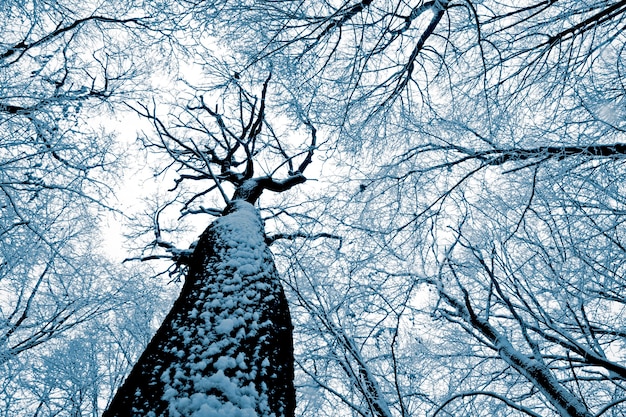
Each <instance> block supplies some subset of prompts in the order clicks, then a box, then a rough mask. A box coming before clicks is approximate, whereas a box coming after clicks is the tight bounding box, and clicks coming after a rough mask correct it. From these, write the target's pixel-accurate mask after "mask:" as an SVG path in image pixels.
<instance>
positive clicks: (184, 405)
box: [104, 78, 316, 416]
mask: <svg viewBox="0 0 626 417" xmlns="http://www.w3.org/2000/svg"><path fill="white" fill-rule="evenodd" d="M269 81H270V79H269V78H268V79H267V80H266V81H265V84H264V86H263V91H262V93H261V97H260V98H255V97H253V96H251V95H250V94H248V93H246V92H245V91H244V90H243V88H242V87H241V86H239V85H237V84H235V86H234V87H233V88H235V90H236V96H237V97H238V103H236V104H235V107H234V108H232V109H229V107H228V106H229V104H228V101H226V108H225V110H230V111H233V112H234V113H235V114H236V115H237V116H236V118H234V119H233V118H231V117H230V116H228V115H227V114H223V113H221V112H220V111H219V107H218V106H215V107H214V108H213V106H210V105H209V104H208V103H207V101H206V99H205V97H204V96H200V97H198V98H196V99H195V100H193V101H192V102H191V103H190V104H188V105H187V106H185V107H182V108H180V109H179V110H178V111H175V112H174V111H173V112H172V113H171V114H170V118H171V120H173V122H169V123H171V124H168V122H167V121H163V120H162V118H160V117H158V116H157V114H156V109H152V110H151V109H149V108H148V107H145V106H141V107H138V108H137V110H138V111H139V112H140V113H141V114H142V115H143V116H144V117H147V118H149V119H150V120H152V121H153V123H154V127H155V133H156V139H153V138H150V137H147V138H146V139H145V141H146V146H149V147H153V148H156V149H158V150H159V151H161V152H164V153H165V154H166V155H167V156H168V157H169V158H170V160H169V162H168V165H169V167H170V168H172V169H175V170H176V172H177V175H178V178H176V179H175V186H174V189H177V188H182V187H184V183H186V182H188V181H194V182H200V183H201V184H207V183H208V185H203V186H201V187H200V188H199V190H198V191H197V192H195V193H192V194H189V195H188V196H187V197H186V198H184V200H182V204H183V207H182V210H181V211H182V213H183V215H187V214H190V213H206V214H210V215H213V216H217V217H218V218H217V219H216V220H214V221H213V222H212V223H211V224H210V225H209V226H208V227H207V228H206V230H205V231H204V232H203V233H202V235H201V236H200V238H199V239H198V241H197V243H195V244H194V245H193V247H192V248H191V249H187V250H180V249H177V248H176V247H175V246H174V245H173V244H171V243H170V242H168V241H166V240H165V238H164V236H163V235H162V231H161V229H160V225H159V224H158V223H157V224H156V229H155V230H154V233H155V240H154V241H153V243H152V246H153V247H156V248H162V249H165V253H163V254H161V255H154V254H149V255H146V256H145V257H144V258H143V259H144V260H146V259H153V258H155V257H159V256H166V257H170V258H171V259H172V260H173V261H174V262H175V263H176V265H178V266H179V267H181V268H183V271H184V272H183V273H184V275H185V283H184V286H183V289H182V291H181V293H180V295H179V297H178V299H177V301H176V302H175V303H174V306H173V307H172V309H171V311H170V312H169V314H168V316H167V317H166V318H165V320H164V322H163V324H162V325H161V327H160V328H159V330H158V331H157V333H156V335H155V336H154V338H153V339H152V340H151V342H150V343H149V345H148V347H147V348H146V350H145V351H144V353H143V354H142V356H141V357H140V359H139V361H138V362H137V364H136V365H135V367H134V368H133V370H132V371H131V373H130V375H129V376H128V378H127V379H126V381H125V383H124V384H123V385H122V387H121V388H120V389H119V390H118V392H117V394H116V396H115V398H114V399H113V401H112V402H111V404H110V405H109V407H108V410H107V412H106V413H105V414H104V415H105V416H127V415H146V414H154V415H166V414H167V415H194V414H195V413H203V414H215V415H218V414H219V415H223V416H230V415H233V416H235V415H243V414H245V415H259V416H270V415H273V416H293V415H295V414H294V413H295V390H294V386H293V373H294V371H293V342H292V324H291V317H290V313H289V307H288V304H287V300H286V298H285V294H284V291H283V288H282V285H281V283H280V278H279V275H278V272H277V270H276V267H275V266H274V261H273V258H272V254H271V252H270V250H269V248H268V240H267V239H268V238H267V237H266V235H265V231H264V225H263V221H262V219H261V217H260V214H259V212H258V210H257V209H256V208H254V206H253V205H254V204H256V203H257V201H258V200H259V197H260V196H261V194H262V193H263V191H265V190H268V191H273V192H277V193H280V192H284V191H287V190H289V189H291V188H292V187H294V186H296V185H298V184H301V183H303V182H304V181H305V180H306V178H305V177H304V171H305V169H306V168H307V167H308V165H309V164H310V163H311V162H312V157H313V151H314V150H315V148H316V131H315V129H314V128H313V127H312V126H311V125H310V124H309V125H308V126H309V128H310V129H311V132H312V133H311V143H310V145H309V146H308V147H306V148H305V149H304V150H303V151H302V152H301V153H299V154H296V155H289V154H288V153H287V152H288V147H287V146H288V144H287V143H284V142H285V141H284V140H281V139H279V137H278V136H277V135H276V134H275V132H274V130H273V129H272V128H271V125H270V124H269V122H268V120H267V117H266V94H267V88H268V84H269ZM275 158H279V160H278V162H276V161H275ZM280 159H282V161H280ZM295 159H301V161H300V163H299V165H296V164H295V163H294V161H295ZM261 161H271V162H272V163H273V164H275V165H274V166H275V168H273V169H272V170H271V171H269V172H265V173H264V174H263V175H258V174H256V172H257V171H258V169H259V168H258V165H259V164H260V163H261ZM284 171H286V175H285V174H282V175H284V176H283V178H281V179H277V178H276V177H278V176H279V175H281V173H282V172H284ZM226 185H230V186H231V187H232V192H231V195H230V196H229V195H228V194H227V191H226ZM211 193H217V194H218V195H221V197H222V198H223V201H224V204H225V208H223V209H219V208H207V207H205V206H204V205H203V204H202V201H203V199H205V200H206V198H207V195H209V194H211ZM209 201H210V200H209ZM196 207H197V208H196Z"/></svg>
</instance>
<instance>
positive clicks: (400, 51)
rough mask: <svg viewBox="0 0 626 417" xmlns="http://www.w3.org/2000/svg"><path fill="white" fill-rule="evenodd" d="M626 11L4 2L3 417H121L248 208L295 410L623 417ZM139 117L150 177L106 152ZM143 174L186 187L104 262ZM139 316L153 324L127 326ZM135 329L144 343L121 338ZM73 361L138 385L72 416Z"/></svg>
mask: <svg viewBox="0 0 626 417" xmlns="http://www.w3.org/2000/svg"><path fill="white" fill-rule="evenodd" d="M625 13H626V2H624V1H600V0H583V1H573V0H557V1H555V0H545V1H544V0H536V1H521V2H520V1H515V2H514V1H509V0H499V1H496V0H480V1H478V0H476V1H474V0H450V1H444V0H433V1H423V0H419V1H404V0H363V1H344V0H342V1H334V0H330V1H329V0H327V1H321V0H284V1H274V0H257V1H243V2H241V1H229V0H214V1H186V0H177V1H172V2H168V4H164V3H163V2H156V1H155V2H152V1H147V2H141V4H133V3H132V2H130V3H128V2H120V3H118V2H115V1H114V0H110V1H109V0H107V1H103V2H98V3H94V4H91V3H90V2H88V3H87V4H80V5H79V4H78V3H76V4H74V3H73V2H72V1H67V2H47V1H44V2H30V1H17V0H16V1H9V2H7V4H6V5H3V6H0V16H2V17H3V21H6V22H8V24H7V28H8V29H7V30H6V31H5V32H4V33H3V35H1V36H0V77H2V80H3V82H2V83H0V132H1V133H0V135H1V136H0V140H1V141H2V146H1V147H0V192H1V194H0V203H1V206H0V210H1V211H2V216H1V218H0V262H2V263H1V266H0V290H1V291H2V292H1V293H2V294H3V295H2V297H1V298H0V303H1V304H0V307H1V315H0V340H1V341H2V342H1V343H0V349H1V351H0V360H2V361H3V363H6V365H3V366H5V367H6V369H7V372H6V375H7V376H6V377H3V379H2V380H1V385H0V386H1V387H2V389H1V390H0V393H1V394H0V395H1V396H0V402H1V404H2V410H3V411H2V412H3V413H4V415H6V416H12V415H19V412H18V411H16V410H19V409H20V408H21V409H27V408H25V406H24V405H23V404H25V403H27V404H28V409H32V410H34V411H33V413H36V414H37V415H46V416H47V415H86V414H89V413H91V414H92V415H97V414H98V413H99V412H101V411H102V410H103V409H104V408H105V407H106V405H107V404H108V402H109V400H110V398H111V393H112V392H114V391H115V390H116V388H117V387H118V386H119V385H120V383H121V382H122V380H123V377H122V376H121V375H124V373H125V372H127V371H128V370H129V366H130V365H131V364H132V363H133V361H134V360H135V358H137V356H138V355H139V354H140V353H141V349H142V348H143V346H145V345H146V344H147V341H148V340H147V339H148V338H149V337H150V335H151V333H152V332H153V330H151V329H153V327H151V326H154V324H155V323H154V322H152V323H150V322H151V321H154V317H162V315H163V314H164V312H165V311H167V310H168V309H169V304H168V303H167V302H163V301H161V297H164V298H170V299H171V297H167V296H165V294H168V293H169V294H172V293H175V292H177V289H175V288H172V286H166V284H167V282H168V280H169V279H170V277H171V278H173V279H174V280H176V279H178V278H181V279H182V278H183V277H185V276H187V275H186V274H188V273H189V271H190V268H189V267H188V264H187V262H188V257H189V256H190V254H191V253H192V251H193V246H192V248H189V243H190V242H193V241H195V240H197V236H198V235H199V233H200V231H201V230H203V229H204V228H205V227H206V226H207V225H208V224H209V223H211V222H213V221H214V220H213V219H214V218H215V217H219V216H222V215H223V214H224V208H225V207H227V206H228V205H229V204H230V203H232V201H235V200H243V201H247V203H251V204H254V205H255V206H256V207H257V209H258V210H259V213H260V215H261V218H262V220H263V222H264V224H265V226H264V227H265V230H266V232H267V236H266V238H265V240H264V244H268V245H270V246H269V247H270V249H271V251H272V256H273V258H274V262H275V263H276V267H277V271H278V273H277V274H279V275H280V276H281V279H282V284H283V286H284V287H285V293H286V297H287V300H288V301H289V306H290V309H291V320H292V321H293V329H294V330H293V332H294V333H293V337H294V351H295V386H296V391H297V404H298V405H297V407H298V408H297V411H296V414H298V415H321V416H323V415H337V414H345V415H359V416H364V417H365V416H377V417H390V416H402V417H406V416H428V417H434V416H446V415H471V416H483V415H484V416H492V415H503V416H528V415H530V416H568V417H573V416H585V417H589V416H603V417H608V416H620V415H622V414H624V412H625V410H626V391H625V390H626V388H625V387H624V380H625V379H626V357H625V356H624V352H625V346H624V344H625V340H626V339H625V337H626V330H625V329H626V311H625V307H626V298H625V296H624V294H626V292H625V290H626V280H625V278H624V275H623V270H624V267H623V265H624V254H625V252H626V250H625V249H624V248H625V245H626V243H624V233H625V232H626V230H625V229H624V226H622V224H623V222H624V219H625V217H624V216H625V213H626V201H625V200H624V197H623V196H624V194H625V192H624V185H623V184H624V182H625V180H626V172H625V170H624V160H626V140H624V137H623V135H624V129H625V126H626V117H625V116H626V112H625V110H624V94H625V91H626V89H625V86H624V75H623V72H624V69H625V68H624V62H626V60H625V59H624V58H625V57H624V45H625V41H626V39H625V35H624V34H623V30H622V29H623V27H624V24H625V22H626V15H625ZM130 113H132V114H133V115H135V116H138V117H139V118H140V119H141V120H142V123H143V124H142V126H141V128H140V129H141V131H140V132H139V133H138V135H139V139H138V145H139V146H137V148H138V149H139V150H138V151H136V152H141V156H138V155H135V154H132V155H130V154H129V153H130V149H131V148H128V149H127V150H126V152H124V149H123V147H124V146H126V145H121V146H122V147H120V141H119V139H118V137H117V136H116V135H115V133H114V132H112V131H111V130H107V129H102V130H99V129H100V128H99V126H98V122H99V121H100V120H103V121H105V120H106V119H107V118H108V119H109V120H112V119H114V118H116V117H123V116H124V115H128V114H130ZM105 124H106V122H105ZM128 128H129V129H133V130H134V128H135V127H134V126H128ZM132 149H134V148H132ZM133 152H135V151H133ZM124 153H126V154H127V155H125V156H129V157H130V158H128V159H124V158H122V156H123V154H124ZM140 160H141V161H143V160H146V161H147V165H148V166H147V168H146V171H147V172H150V174H152V176H153V178H155V180H156V181H157V182H158V183H161V184H164V187H163V188H165V189H167V190H169V191H161V190H159V189H157V188H155V190H154V194H155V197H154V199H153V202H154V203H155V204H154V205H152V206H150V205H146V206H145V207H142V208H140V209H138V211H140V212H141V211H143V212H145V216H134V220H132V219H131V221H129V225H128V229H127V230H128V234H129V236H132V243H133V245H135V246H136V247H141V249H140V250H137V251H135V252H132V253H129V254H128V258H129V259H132V260H133V261H132V262H130V261H129V262H126V263H124V264H123V265H116V264H113V263H111V262H110V261H109V260H107V259H106V255H105V254H98V256H87V254H93V253H94V252H95V250H94V249H93V248H97V247H98V246H99V245H98V241H99V237H98V230H99V229H101V228H102V223H101V218H102V216H103V213H110V212H112V211H113V212H114V211H115V209H116V205H115V202H114V199H112V198H111V193H113V194H115V193H116V191H117V190H118V189H119V183H117V182H116V180H115V178H116V176H121V175H123V172H124V169H125V168H128V167H129V166H131V165H132V164H133V162H134V161H140ZM305 169H306V170H307V175H306V178H307V179H308V181H306V182H305V181H304V179H305V176H304V175H303V173H302V172H303V171H304V170H305ZM296 185H297V187H295V186H296ZM263 190H265V191H284V192H282V193H272V192H263V193H261V192H262V191H263ZM157 194H158V195H157ZM124 214H126V215H127V216H128V217H133V215H132V214H131V213H124ZM216 221H217V222H218V224H219V220H216ZM133 222H134V223H133ZM139 261H143V262H139ZM151 262H152V263H155V262H156V265H157V268H161V270H166V271H169V275H168V274H165V277H163V276H162V275H159V276H156V277H151V275H155V274H154V273H152V272H150V271H149V270H144V268H146V265H148V264H150V263H151ZM135 268H136V269H135ZM139 270H140V271H141V272H138V271H139ZM118 271H119V272H118ZM137 273H140V274H143V279H142V280H138V279H137V275H136V274H137ZM116 275H117V276H118V277H123V278H114V277H115V276H116ZM277 276H278V275H277ZM276 279H278V278H276ZM143 281H146V282H148V283H147V284H146V282H143ZM150 282H152V283H154V285H153V286H151V284H150ZM157 283H158V284H157ZM162 285H163V286H165V289H163V290H159V291H157V293H158V294H157V293H155V292H154V291H151V290H154V288H155V287H160V286H162ZM102 288H105V290H104V291H103V290H102ZM5 294H6V295H5ZM133 297H135V299H134V298H133ZM140 300H144V301H140ZM150 300H155V304H154V305H153V306H152V307H147V305H146V303H147V304H150V303H151V301H150ZM134 301H137V303H136V304H135V306H136V307H133V308H136V310H132V311H134V312H135V313H133V314H136V315H137V317H139V316H140V315H141V314H145V317H144V318H141V319H139V318H138V319H137V321H133V320H132V319H130V320H128V321H126V320H125V319H124V318H123V315H120V314H121V312H123V311H124V309H127V308H128V306H129V305H132V304H133V302H134ZM144 309H145V311H143V310H144ZM159 314H161V316H159ZM156 321H158V319H156ZM131 322H132V323H135V324H132V325H131V324H129V323H131ZM134 325H137V326H139V328H142V331H143V332H144V333H143V336H141V337H140V338H139V339H141V340H137V341H133V338H132V337H130V336H129V334H126V333H124V331H123V330H121V329H124V328H127V327H128V326H130V327H132V326H134ZM103 329H106V330H103ZM89 332H92V333H89ZM88 333H89V334H92V335H93V336H92V337H91V338H84V337H81V338H79V339H73V338H74V336H72V337H71V338H70V336H69V335H74V334H83V335H85V334H88ZM120 334H126V336H124V337H122V336H120ZM65 335H67V336H65ZM102 335H107V336H106V337H111V338H113V339H115V340H116V342H115V343H117V345H116V346H118V347H119V351H116V350H115V349H113V350H111V355H112V356H110V357H108V356H107V355H108V354H107V353H105V352H104V349H105V348H104V347H101V346H103V345H102V344H100V343H95V342H96V341H98V342H99V340H98V339H99V338H100V337H101V336H102ZM106 337H105V336H102V339H101V340H105V339H106ZM68 338H69V339H72V340H73V341H69V339H68ZM79 342H80V343H82V345H81V346H93V348H91V349H95V350H98V351H100V349H103V350H102V352H103V354H102V356H99V357H97V358H95V359H93V360H92V359H90V360H91V362H90V363H92V364H93V366H94V367H95V368H94V369H96V368H97V369H100V370H102V369H107V372H109V371H111V370H112V369H114V368H115V367H114V366H113V365H111V363H112V362H111V361H112V359H111V357H117V356H116V355H119V354H120V353H119V352H123V354H122V356H125V358H126V359H125V361H123V362H124V365H123V366H119V367H118V368H115V369H116V371H115V372H111V380H110V382H103V383H102V384H103V385H102V386H101V388H98V389H94V388H93V386H94V385H93V384H95V383H96V382H94V381H95V380H96V379H97V378H91V379H89V378H86V381H88V382H85V384H87V385H89V384H91V385H89V388H88V390H90V391H89V392H91V393H92V394H90V395H89V396H83V397H81V396H80V395H78V394H72V395H74V397H72V401H74V403H75V404H76V408H71V407H69V406H62V407H59V406H53V405H51V404H53V403H55V401H56V400H52V399H51V398H52V393H53V392H57V391H55V390H58V389H59V387H60V385H61V383H60V382H47V378H51V376H50V375H52V374H53V373H54V372H55V371H54V369H56V368H54V367H51V366H50V365H49V362H45V361H44V359H45V358H47V357H49V356H50V355H52V352H56V351H59V352H67V351H68V349H69V346H70V345H71V343H77V344H80V343H79ZM90 343H95V344H93V345H90ZM74 350H79V351H81V352H85V351H86V350H88V348H86V347H85V348H76V349H74ZM28 352H32V353H31V354H29V353H28ZM116 352H117V353H116ZM29 355H32V358H31V356H29ZM72 355H74V354H72ZM55 357H58V356H55ZM22 358H27V359H28V360H27V359H22ZM75 358H76V360H77V361H78V360H83V359H81V357H80V356H78V355H77V356H75ZM30 360H32V361H34V362H32V363H36V364H38V366H41V367H42V368H41V369H44V368H45V366H48V368H45V370H42V371H40V372H39V376H40V378H37V374H36V373H34V372H33V373H32V374H33V375H31V376H28V377H23V376H20V373H19V371H15V372H10V371H9V370H10V369H22V368H15V365H14V364H21V365H20V366H23V367H27V366H28V364H29V363H31V362H29V361H30ZM84 360H86V359H84ZM46 363H48V365H45V366H44V364H46ZM24 369H25V368H24ZM72 369H75V368H72ZM72 372H75V371H71V372H69V374H70V376H72V375H71V374H72ZM23 375H26V374H23ZM107 375H108V373H107ZM74 376H75V375H74ZM68 378H69V377H68ZM68 380H69V379H68ZM87 385H85V388H84V389H83V391H80V390H73V391H72V392H74V393H76V392H86V391H85V390H87ZM70 391H71V390H70ZM64 392H69V391H67V390H66V391H64ZM89 401H91V403H90V404H89V405H85V404H87V403H88V402H89ZM55 404H56V403H55ZM72 410H77V411H72ZM16 413H17V414H16ZM57 413H60V414H57ZM81 413H82V414H81Z"/></svg>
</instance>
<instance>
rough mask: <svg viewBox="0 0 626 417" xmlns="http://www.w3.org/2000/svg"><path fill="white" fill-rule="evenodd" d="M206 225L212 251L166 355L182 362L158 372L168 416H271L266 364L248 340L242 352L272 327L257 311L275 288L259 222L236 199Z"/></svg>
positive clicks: (274, 296) (270, 298)
mask: <svg viewBox="0 0 626 417" xmlns="http://www.w3.org/2000/svg"><path fill="white" fill-rule="evenodd" d="M209 229H210V231H211V235H210V236H211V238H212V239H213V240H214V241H213V248H214V249H213V250H214V252H215V254H214V255H212V257H211V259H210V261H207V263H206V264H205V265H204V268H205V270H204V272H203V273H202V274H204V275H206V277H205V279H203V280H202V281H201V283H199V284H198V288H197V289H195V294H194V295H195V296H196V297H198V301H197V302H195V304H194V307H193V309H190V310H189V311H188V312H187V313H186V314H179V315H178V316H177V317H176V318H175V320H174V324H173V328H174V330H175V332H174V336H172V342H171V343H172V344H176V346H178V348H177V347H173V348H172V349H171V352H172V353H174V354H175V356H176V357H177V358H180V359H181V360H180V361H175V362H174V363H172V364H170V365H169V366H166V367H165V369H163V370H162V371H161V372H162V374H161V375H160V377H159V379H160V381H162V382H163V383H164V385H165V390H164V395H163V396H162V399H163V400H164V401H166V402H167V404H168V405H167V410H168V413H169V415H170V416H174V417H177V416H194V417H212V416H219V417H261V416H263V417H274V416H275V414H274V413H272V412H271V411H270V406H269V402H268V386H267V384H265V383H264V382H262V381H261V382H260V383H259V379H258V378H259V377H260V376H263V375H267V374H268V370H267V369H268V368H269V367H270V364H271V361H270V360H269V359H268V358H267V357H262V356H259V355H260V353H259V349H258V348H254V346H253V345H252V348H250V347H248V348H247V349H248V350H244V351H241V346H242V343H243V344H244V345H245V343H244V341H245V340H252V339H250V338H255V337H259V340H261V341H265V340H266V338H267V336H266V335H264V334H263V333H259V332H264V331H266V329H270V328H272V326H273V325H274V324H273V322H272V321H271V320H267V318H264V317H263V316H262V315H260V314H259V311H257V309H258V306H259V304H260V303H265V302H272V301H273V300H275V299H277V297H278V292H277V291H278V290H279V289H280V284H278V281H277V273H276V270H275V267H274V264H273V259H272V255H271V253H270V252H269V249H268V248H267V246H266V244H265V235H264V231H263V223H262V220H261V218H260V216H259V214H258V212H257V210H256V209H255V208H254V207H253V206H252V205H250V204H249V203H246V202H243V201H235V202H234V203H233V207H232V210H231V212H230V213H229V214H228V215H226V216H224V217H221V218H218V219H217V220H216V221H215V222H214V223H213V224H212V225H211V226H210V227H209ZM205 233H207V232H205ZM201 241H202V238H201ZM202 274H201V275H202ZM194 285H195V284H194ZM258 335H260V336H258ZM248 346H251V344H250V343H248ZM272 372H273V371H272Z"/></svg>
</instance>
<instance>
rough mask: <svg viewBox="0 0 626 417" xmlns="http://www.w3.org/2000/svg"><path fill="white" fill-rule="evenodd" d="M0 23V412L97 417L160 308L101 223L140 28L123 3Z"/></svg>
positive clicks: (53, 8) (20, 15)
mask: <svg viewBox="0 0 626 417" xmlns="http://www.w3.org/2000/svg"><path fill="white" fill-rule="evenodd" d="M139 17H140V16H139ZM0 19H1V20H2V22H3V32H2V35H1V36H0V367H1V369H2V370H1V371H0V374H1V375H2V377H1V378H0V379H1V382H0V384H1V386H2V389H1V390H0V414H1V415H3V416H15V415H24V414H29V415H37V416H44V415H97V414H98V413H99V412H100V411H101V408H102V407H103V405H104V404H103V402H105V401H106V398H107V396H108V395H110V392H108V391H110V390H111V389H112V386H114V382H115V381H116V380H119V379H120V378H121V377H122V376H123V375H124V374H125V373H126V371H127V367H128V366H129V363H131V362H132V361H133V360H134V358H135V355H136V353H135V352H136V351H137V350H138V349H140V347H142V346H143V345H145V343H146V342H147V340H144V339H147V338H149V335H150V333H151V328H150V321H151V320H152V318H153V317H152V314H151V312H153V311H154V309H153V308H152V307H150V306H149V303H155V304H158V302H159V300H160V298H161V297H162V295H161V294H159V293H158V292H155V291H154V289H155V287H157V284H153V286H152V288H151V287H150V286H147V285H144V284H143V282H142V281H140V279H141V280H143V277H142V276H141V275H142V274H139V273H138V271H136V270H135V271H133V269H131V268H122V267H120V266H119V265H116V264H115V263H113V261H112V260H110V259H108V258H107V256H108V254H106V253H105V249H106V248H104V246H105V245H104V244H103V241H104V238H103V236H102V233H101V232H102V230H101V227H102V223H101V222H100V220H101V216H102V215H103V214H104V213H110V212H111V208H112V205H113V204H115V203H114V201H113V200H114V197H115V196H114V195H113V193H112V190H113V189H114V186H115V183H116V181H117V179H118V175H119V172H120V171H119V169H120V167H121V166H122V165H120V164H118V162H119V161H120V156H121V155H120V154H121V152H120V148H119V147H118V146H117V143H116V134H115V132H114V131H113V126H111V124H110V120H111V119H112V118H113V117H116V116H113V113H112V110H113V109H114V104H115V103H117V102H119V100H121V99H122V98H123V97H124V94H130V91H131V90H132V91H134V92H135V93H136V92H137V91H138V88H137V86H136V82H137V78H136V77H137V76H138V75H139V74H141V73H142V71H143V68H142V67H141V66H140V65H138V62H139V61H134V60H133V59H131V58H132V56H131V55H130V53H129V52H130V51H131V50H130V49H129V48H127V47H128V45H129V44H125V42H126V41H128V42H129V43H130V42H132V41H136V40H137V36H136V34H137V32H135V30H136V29H137V28H138V27H140V21H141V20H140V19H139V18H138V14H137V10H136V9H134V5H133V4H132V3H129V2H121V3H117V2H105V3H99V2H98V3H93V2H91V3H90V2H80V3H77V2H71V1H36V2H33V1H6V2H2V5H0ZM102 125H108V126H106V127H103V126H102ZM118 309H119V310H118ZM157 310H158V309H157ZM122 311H123V312H124V314H128V316H127V319H130V321H129V322H128V323H121V322H120V321H121V320H120V319H121V317H123V316H121V315H120V313H121V312H122ZM140 311H143V312H145V313H147V314H146V315H145V316H143V317H142V316H141V315H140V313H139V312H140ZM140 318H141V320H139V321H141V325H140V326H137V328H136V330H135V332H134V334H130V333H128V332H127V331H125V329H127V328H129V326H131V325H132V322H133V320H134V321H135V323H136V322H137V321H138V319H140ZM116 321H117V322H116ZM117 325H119V326H117ZM95 329H98V330H99V331H101V332H102V333H101V334H99V335H98V336H95V334H94V332H95ZM105 340H106V341H108V342H109V343H105ZM91 349H95V350H96V351H90V350H91ZM124 349H126V350H127V352H126V354H127V355H128V356H127V357H124ZM107 368H108V369H107ZM105 381H107V382H105Z"/></svg>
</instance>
